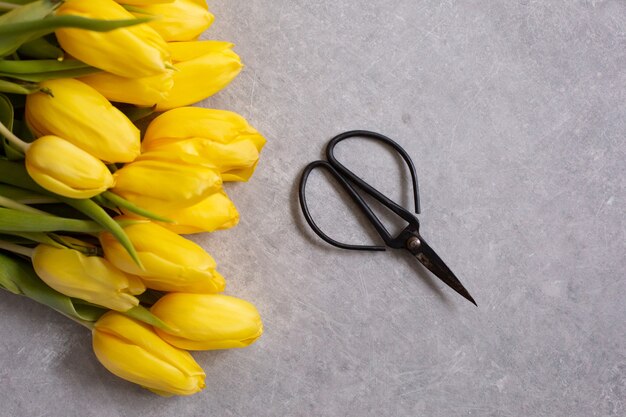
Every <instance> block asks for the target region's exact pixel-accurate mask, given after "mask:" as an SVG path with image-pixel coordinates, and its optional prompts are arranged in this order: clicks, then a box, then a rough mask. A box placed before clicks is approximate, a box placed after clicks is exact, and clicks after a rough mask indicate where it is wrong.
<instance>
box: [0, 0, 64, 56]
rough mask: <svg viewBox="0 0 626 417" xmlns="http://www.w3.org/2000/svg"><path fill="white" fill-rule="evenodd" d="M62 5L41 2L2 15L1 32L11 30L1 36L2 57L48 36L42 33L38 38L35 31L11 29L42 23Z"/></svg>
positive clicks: (45, 0)
mask: <svg viewBox="0 0 626 417" xmlns="http://www.w3.org/2000/svg"><path fill="white" fill-rule="evenodd" d="M60 4H61V2H60V1H55V0H39V1H34V2H32V3H29V4H27V5H25V6H23V7H18V8H15V9H13V10H10V11H9V12H7V13H5V14H3V15H1V16H0V30H5V31H6V29H9V30H8V31H6V32H5V33H3V34H2V35H0V56H7V55H10V54H12V53H13V52H15V51H16V50H17V48H19V47H20V46H21V45H22V44H24V43H26V42H28V41H31V40H33V39H35V38H40V37H41V36H43V35H45V34H46V33H41V34H40V35H39V36H36V33H35V32H33V31H31V32H14V31H12V30H11V28H13V27H15V25H17V26H18V27H19V26H20V25H23V24H24V23H28V22H38V21H42V20H43V19H44V18H45V17H46V16H49V15H50V14H52V12H54V10H55V9H56V8H57V7H59V5H60ZM40 32H41V31H40ZM48 33H49V32H48Z"/></svg>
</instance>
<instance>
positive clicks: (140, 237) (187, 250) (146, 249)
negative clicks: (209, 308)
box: [100, 222, 226, 293]
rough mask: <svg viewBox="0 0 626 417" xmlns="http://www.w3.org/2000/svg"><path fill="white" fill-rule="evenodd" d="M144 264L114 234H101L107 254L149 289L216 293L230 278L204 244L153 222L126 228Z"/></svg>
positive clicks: (105, 253) (112, 260)
mask: <svg viewBox="0 0 626 417" xmlns="http://www.w3.org/2000/svg"><path fill="white" fill-rule="evenodd" d="M124 232H126V235H127V236H128V237H129V239H130V240H131V242H132V243H133V246H134V247H135V250H136V251H137V255H138V257H139V259H140V261H141V263H142V265H143V268H141V267H139V266H138V265H137V264H136V263H135V262H134V261H133V260H132V259H131V257H130V256H129V255H128V252H127V251H126V250H125V249H124V248H123V247H122V245H121V244H120V243H119V242H118V241H117V239H115V238H114V237H113V235H111V234H110V233H106V232H105V233H102V234H101V235H100V243H101V244H102V249H104V257H105V258H106V259H108V260H109V261H110V262H111V263H112V264H113V265H115V266H116V267H118V268H119V269H121V270H122V271H125V272H127V273H129V274H133V275H137V276H139V277H141V279H142V281H143V282H144V284H145V285H146V287H148V288H152V289H155V290H161V291H180V292H191V293H213V292H220V291H223V290H224V287H225V286H226V281H225V280H224V278H223V277H222V276H221V275H220V274H219V273H218V272H217V271H216V270H215V267H216V266H217V265H216V264H215V261H214V260H213V258H212V257H211V256H210V255H209V254H208V253H207V252H206V251H205V250H204V249H202V248H201V247H200V246H198V245H196V244H195V243H193V242H192V241H190V240H187V239H185V238H184V237H181V236H178V235H177V234H176V233H174V232H171V231H169V230H167V229H165V228H163V227H161V226H159V225H157V224H154V223H151V222H145V223H137V224H133V225H130V226H127V227H125V228H124Z"/></svg>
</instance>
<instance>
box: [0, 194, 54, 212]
mask: <svg viewBox="0 0 626 417" xmlns="http://www.w3.org/2000/svg"><path fill="white" fill-rule="evenodd" d="M0 206H3V207H7V208H11V209H14V210H19V211H23V212H25V213H35V214H46V215H48V216H49V215H50V213H46V212H45V211H42V210H37V209H36V208H34V207H31V206H27V205H26V204H22V203H18V202H17V201H15V200H11V199H10V198H6V197H3V196H1V195H0Z"/></svg>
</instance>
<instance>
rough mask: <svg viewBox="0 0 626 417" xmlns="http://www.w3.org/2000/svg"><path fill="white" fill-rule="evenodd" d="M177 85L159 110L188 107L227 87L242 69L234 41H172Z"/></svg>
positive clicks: (170, 46)
mask: <svg viewBox="0 0 626 417" xmlns="http://www.w3.org/2000/svg"><path fill="white" fill-rule="evenodd" d="M168 47H169V49H170V51H171V53H172V61H173V62H174V67H175V68H176V70H177V71H176V72H174V87H173V88H172V90H171V91H170V94H169V96H168V97H167V98H166V99H165V100H163V101H161V102H159V103H158V104H157V107H156V110H157V111H165V110H169V109H173V108H175V107H181V106H187V105H189V104H192V103H196V102H198V101H201V100H204V99H205V98H207V97H209V96H212V95H213V94H215V93H217V92H218V91H220V90H221V89H222V88H224V87H226V86H227V85H228V84H229V83H230V82H231V81H232V80H233V79H234V78H235V77H236V76H237V74H239V72H240V71H241V68H242V67H243V65H242V64H241V60H240V59H239V56H238V55H237V54H236V53H234V52H233V51H232V47H233V44H231V43H228V42H219V41H193V42H172V43H169V44H168Z"/></svg>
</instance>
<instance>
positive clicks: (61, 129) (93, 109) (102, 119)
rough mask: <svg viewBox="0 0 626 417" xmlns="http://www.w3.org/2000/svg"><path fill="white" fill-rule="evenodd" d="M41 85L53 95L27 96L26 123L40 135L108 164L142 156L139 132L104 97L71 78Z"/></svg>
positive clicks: (36, 94) (38, 94)
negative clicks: (70, 144)
mask: <svg viewBox="0 0 626 417" xmlns="http://www.w3.org/2000/svg"><path fill="white" fill-rule="evenodd" d="M40 85H41V86H42V87H43V88H47V89H49V90H50V91H51V92H52V95H49V94H45V93H41V92H38V93H33V94H29V95H28V96H27V97H26V122H27V123H28V125H29V127H30V128H31V129H32V130H33V132H34V133H35V134H36V135H37V136H43V135H56V136H60V137H62V138H64V139H66V140H67V141H69V142H71V143H73V144H74V145H76V146H78V147H79V148H81V149H83V150H85V151H87V152H89V153H90V154H92V155H93V156H95V157H96V158H99V159H102V160H103V161H107V162H130V161H132V160H134V159H135V158H136V157H137V156H138V155H139V150H140V146H141V145H140V139H139V129H137V128H136V127H135V125H133V123H132V122H131V121H130V120H129V119H128V118H127V117H126V116H125V115H124V113H122V112H121V111H119V110H118V109H117V108H115V107H113V105H111V103H109V101H108V100H107V99H106V98H104V97H103V96H102V94H100V93H98V92H97V91H96V90H94V89H93V88H91V87H90V86H88V85H87V84H85V83H82V82H80V81H77V80H74V79H71V78H65V79H59V80H49V81H43V82H41V83H40Z"/></svg>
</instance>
